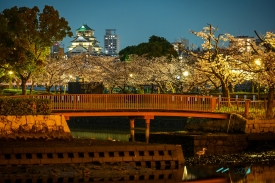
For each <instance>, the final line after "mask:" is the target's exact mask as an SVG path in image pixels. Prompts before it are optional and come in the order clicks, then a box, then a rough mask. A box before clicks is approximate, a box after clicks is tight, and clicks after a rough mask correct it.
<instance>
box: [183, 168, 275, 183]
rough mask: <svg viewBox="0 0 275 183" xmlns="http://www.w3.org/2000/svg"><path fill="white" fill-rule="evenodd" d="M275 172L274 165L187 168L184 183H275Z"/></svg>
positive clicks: (184, 173)
mask: <svg viewBox="0 0 275 183" xmlns="http://www.w3.org/2000/svg"><path fill="white" fill-rule="evenodd" d="M274 172H275V164H274V163H272V164H268V163H265V164H255V163H254V164H252V163H250V164H238V165H207V166H206V165H205V166H185V167H184V172H183V176H182V181H183V182H203V181H206V180H209V181H210V180H212V182H214V180H216V182H230V183H231V182H232V183H266V182H274V180H275V174H274ZM221 178H223V179H221ZM218 180H219V181H218ZM210 182H211V181H210Z"/></svg>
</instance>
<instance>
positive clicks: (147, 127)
mask: <svg viewBox="0 0 275 183" xmlns="http://www.w3.org/2000/svg"><path fill="white" fill-rule="evenodd" d="M145 123H146V129H145V139H146V143H149V134H150V119H145Z"/></svg>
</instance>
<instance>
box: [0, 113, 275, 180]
mask: <svg viewBox="0 0 275 183" xmlns="http://www.w3.org/2000/svg"><path fill="white" fill-rule="evenodd" d="M104 121H106V118H86V119H79V118H78V119H77V120H72V121H69V122H68V125H69V127H70V130H71V133H72V136H73V137H74V138H88V139H97V140H119V141H125V142H128V141H129V138H130V131H129V119H128V118H107V121H108V122H107V123H106V122H104ZM110 122H111V124H112V125H110ZM155 122H156V123H154V122H152V123H151V129H150V130H151V132H160V131H162V132H163V131H166V132H174V131H180V130H182V129H183V123H182V120H181V119H176V118H175V119H173V120H170V121H168V122H167V121H166V122H160V121H155ZM159 124H161V125H159ZM143 125H144V121H137V122H136V124H135V127H144V126H143ZM142 133H144V132H140V134H141V135H142V137H143V134H142ZM68 166H69V165H68ZM11 168H12V167H11ZM49 168H51V169H54V168H56V167H49ZM122 172H123V171H122ZM274 172H275V164H274V163H271V162H260V163H254V164H252V163H246V164H245V163H243V164H230V165H228V164H211V165H194V166H183V167H180V168H177V169H157V170H154V172H151V171H149V172H139V171H138V170H137V173H135V174H131V175H129V174H123V173H122V174H121V175H119V176H110V175H105V176H101V177H89V176H88V177H78V176H75V174H74V173H71V174H67V175H66V176H50V177H35V176H28V177H22V176H20V175H16V173H14V172H12V171H11V172H10V173H11V175H1V173H0V175H1V176H0V182H1V183H2V182H3V183H11V182H15V183H44V182H47V183H55V182H56V183H57V182H58V183H62V182H63V183H67V182H127V183H128V182H138V183H147V182H152V183H153V182H156V183H161V182H163V183H164V182H170V183H174V182H175V183H180V182H204V183H206V182H209V183H227V182H229V183H275V173H274Z"/></svg>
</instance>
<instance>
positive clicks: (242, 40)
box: [229, 36, 256, 52]
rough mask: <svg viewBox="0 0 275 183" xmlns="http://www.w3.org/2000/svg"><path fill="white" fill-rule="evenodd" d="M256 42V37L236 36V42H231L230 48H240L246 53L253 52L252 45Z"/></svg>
mask: <svg viewBox="0 0 275 183" xmlns="http://www.w3.org/2000/svg"><path fill="white" fill-rule="evenodd" d="M253 42H254V43H255V42H256V38H254V37H249V36H236V37H235V42H230V44H229V46H231V47H232V46H238V47H240V49H239V51H241V52H244V51H247V52H249V51H251V50H252V48H251V43H253Z"/></svg>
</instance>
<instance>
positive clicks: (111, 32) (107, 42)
mask: <svg viewBox="0 0 275 183" xmlns="http://www.w3.org/2000/svg"><path fill="white" fill-rule="evenodd" d="M105 30H106V33H105V35H104V53H105V54H106V55H117V54H118V52H119V47H120V42H119V36H118V35H116V29H105Z"/></svg>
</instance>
